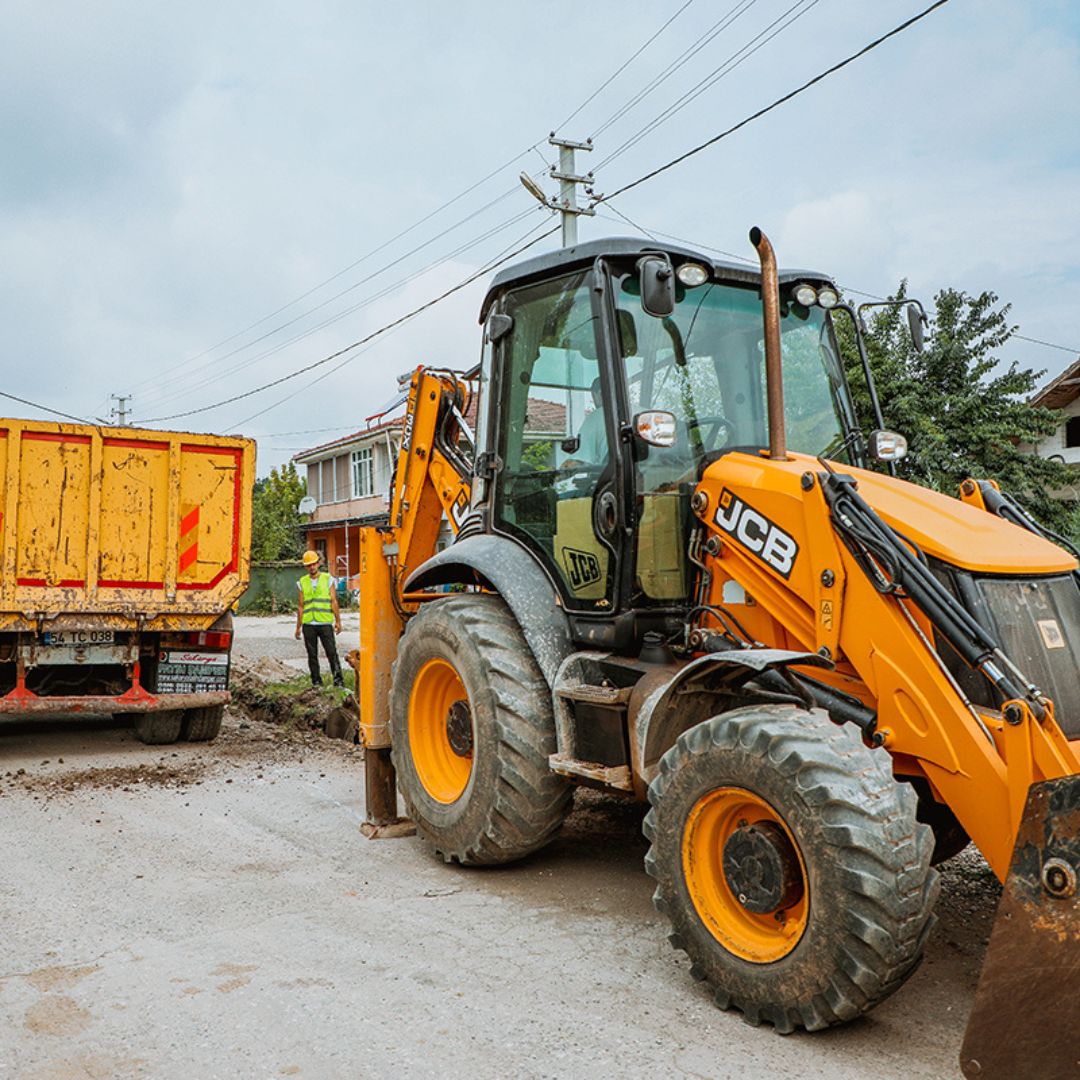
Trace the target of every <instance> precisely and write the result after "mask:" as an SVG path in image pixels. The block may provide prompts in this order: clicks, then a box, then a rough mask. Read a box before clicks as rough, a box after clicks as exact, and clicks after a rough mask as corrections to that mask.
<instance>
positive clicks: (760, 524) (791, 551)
mask: <svg viewBox="0 0 1080 1080" xmlns="http://www.w3.org/2000/svg"><path fill="white" fill-rule="evenodd" d="M713 520H714V521H715V522H716V524H717V525H719V526H720V528H721V529H723V530H724V532H726V533H728V534H729V535H731V536H734V537H735V539H736V540H738V541H739V543H740V544H742V545H743V547H745V548H749V550H750V551H752V552H753V553H754V554H755V555H757V556H758V558H760V559H761V560H762V562H764V563H767V564H768V565H769V566H771V567H772V568H773V569H774V570H775V571H776V572H777V573H778V574H780V575H781V576H782V577H785V578H787V577H790V576H791V568H792V567H793V566H794V565H795V556H796V555H798V554H799V545H798V544H796V543H795V540H794V538H793V537H791V536H788V534H787V533H786V532H784V530H783V529H781V528H780V526H779V525H774V524H773V523H772V522H771V521H770V520H769V519H768V518H767V517H766V516H765V515H764V514H761V513H758V511H757V510H755V509H753V507H750V506H747V505H746V503H744V502H743V501H742V499H740V498H738V497H737V496H736V495H732V493H731V492H730V491H728V490H727V488H724V490H723V491H722V492H721V493H720V505H719V506H718V507H717V510H716V516H715V517H714V518H713Z"/></svg>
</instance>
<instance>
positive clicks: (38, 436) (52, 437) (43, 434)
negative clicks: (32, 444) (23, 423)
mask: <svg viewBox="0 0 1080 1080" xmlns="http://www.w3.org/2000/svg"><path fill="white" fill-rule="evenodd" d="M22 437H23V438H24V439H27V440H30V439H34V440H36V441H38V442H66V443H77V444H79V445H82V446H89V445H90V436H89V435H65V434H64V433H63V432H56V431H24V432H23V433H22Z"/></svg>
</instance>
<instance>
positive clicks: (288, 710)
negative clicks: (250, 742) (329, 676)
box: [229, 656, 359, 741]
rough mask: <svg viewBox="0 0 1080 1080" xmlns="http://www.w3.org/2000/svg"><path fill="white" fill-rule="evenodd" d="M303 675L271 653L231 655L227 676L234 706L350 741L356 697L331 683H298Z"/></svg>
mask: <svg viewBox="0 0 1080 1080" xmlns="http://www.w3.org/2000/svg"><path fill="white" fill-rule="evenodd" d="M305 678H306V676H299V675H298V674H297V672H296V671H295V670H294V669H293V668H291V667H289V666H288V665H286V664H283V663H281V661H280V660H274V659H272V658H271V657H260V658H259V659H258V660H252V659H249V658H247V657H240V656H234V659H233V664H232V670H231V672H230V676H229V689H230V690H231V691H232V695H233V706H232V707H233V710H234V711H237V710H238V709H240V710H243V711H244V712H245V713H246V714H247V716H248V717H249V718H250V719H251V720H255V721H261V722H263V723H268V724H273V725H275V726H278V727H280V728H282V729H284V730H286V731H312V730H314V731H322V732H325V733H326V734H327V735H328V736H330V737H331V738H334V739H346V740H349V741H353V740H354V739H355V737H356V730H357V720H358V716H359V712H358V706H357V702H356V698H355V697H354V696H353V695H352V694H345V695H344V696H342V694H341V692H340V691H338V690H336V689H334V688H331V687H325V688H323V689H321V690H320V689H318V688H317V687H314V686H310V687H303V686H300V687H298V686H297V685H296V684H297V681H298V680H299V681H301V682H302V681H303V680H304V679H305Z"/></svg>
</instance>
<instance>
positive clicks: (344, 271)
mask: <svg viewBox="0 0 1080 1080" xmlns="http://www.w3.org/2000/svg"><path fill="white" fill-rule="evenodd" d="M537 146H539V143H533V145H532V146H529V147H527V148H526V149H525V150H522V151H521V152H520V153H517V154H515V155H514V156H513V157H512V158H509V159H508V160H507V161H504V162H503V164H501V165H500V166H498V168H496V169H492V171H491V172H489V173H487V174H486V175H485V176H483V177H481V178H480V179H479V180H477V181H475V182H474V183H472V184H470V185H469V186H468V187H466V188H465V189H464V190H463V191H460V192H458V194H457V195H455V196H454V197H453V198H452V199H448V200H447V201H446V202H444V203H443V204H442V205H441V206H438V207H436V208H435V209H434V210H432V211H430V213H427V214H425V215H424V216H423V217H422V218H419V219H418V220H417V221H414V222H413V224H412V225H410V226H409V227H408V228H405V229H402V230H401V231H400V232H398V233H395V234H394V235H393V236H391V237H390V239H389V240H385V241H383V243H381V244H379V245H378V246H377V247H374V248H372V249H371V250H370V251H367V252H365V253H364V254H363V255H361V256H360V257H359V258H358V259H355V260H354V261H353V262H351V263H349V265H348V266H346V267H344V268H343V269H341V270H339V271H338V272H337V273H336V274H331V275H330V277H328V278H326V279H325V280H324V281H321V282H319V284H318V285H313V286H312V287H311V288H310V289H308V290H307V291H306V292H303V293H301V294H300V295H299V296H297V297H294V298H293V299H292V300H290V301H289V302H288V303H286V304H282V305H281V306H280V307H278V308H276V309H275V310H274V311H271V312H270V313H269V314H268V315H264V316H263V317H262V318H261V319H257V320H256V321H255V322H253V323H251V324H250V325H248V326H246V327H244V329H243V330H238V331H237V332H236V333H235V334H232V335H230V336H229V337H227V338H223V339H222V340H221V341H219V342H217V344H215V345H211V346H209V347H208V348H206V349H203V351H202V352H200V353H197V354H196V355H194V356H192V357H189V358H188V359H187V360H186V361H184V363H187V364H190V363H194V362H195V361H196V360H201V359H202V358H203V357H204V356H206V355H207V354H208V353H211V352H213V351H214V350H215V349H219V348H221V346H222V345H227V344H229V342H231V341H235V340H236V339H237V338H238V337H242V336H243V335H244V334H246V333H248V332H249V331H251V330H254V329H256V328H257V327H259V326H261V325H262V324H263V323H265V322H268V321H269V320H270V319H272V318H274V317H275V316H276V315H280V314H281V313H282V312H283V311H287V310H288V309H289V308H290V307H293V306H294V305H295V304H298V303H300V301H301V300H306V299H307V297H309V296H311V295H312V294H313V293H316V292H318V291H319V290H320V289H322V288H325V287H326V286H327V285H329V284H330V283H331V282H332V281H336V280H337V279H338V278H340V277H342V276H344V275H345V274H347V273H348V272H349V271H350V270H353V269H355V268H356V267H357V266H359V265H360V264H361V263H363V262H366V261H367V260H368V259H370V258H371V257H372V256H373V255H377V254H378V253H379V252H380V251H384V250H385V249H386V248H388V247H389V246H390V245H391V244H393V243H395V242H396V241H398V240H400V239H401V238H402V237H403V236H407V235H408V234H409V233H411V232H413V231H414V230H416V229H418V228H419V227H420V226H421V225H424V224H425V223H427V222H428V221H430V220H431V219H432V218H434V217H437V216H438V215H439V214H441V213H442V212H443V211H444V210H447V209H449V208H450V207H451V206H453V205H454V204H455V203H456V202H459V201H460V200H461V199H463V198H465V196H466V195H469V194H471V193H472V192H473V191H475V190H476V189H477V188H478V187H480V186H481V185H483V184H486V183H487V181H488V180H491V179H492V178H493V177H495V176H497V175H498V174H499V173H500V172H502V171H503V170H504V169H507V168H509V167H510V166H511V165H513V164H514V162H516V161H518V160H519V159H520V158H523V157H525V155H526V154H528V153H530V152H531V151H532V150H534V149H536V147H537ZM470 216H475V215H470ZM465 220H469V219H468V218H466V219H465ZM458 224H463V222H459V223H458ZM153 381H154V379H153V378H150V379H145V380H143V382H142V383H139V384H138V385H139V386H143V385H145V384H146V383H150V382H153Z"/></svg>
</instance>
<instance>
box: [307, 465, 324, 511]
mask: <svg viewBox="0 0 1080 1080" xmlns="http://www.w3.org/2000/svg"><path fill="white" fill-rule="evenodd" d="M307 493H308V494H309V495H310V496H312V498H314V500H315V501H316V502H322V500H321V499H320V498H319V466H318V465H309V466H308V467H307Z"/></svg>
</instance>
